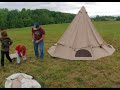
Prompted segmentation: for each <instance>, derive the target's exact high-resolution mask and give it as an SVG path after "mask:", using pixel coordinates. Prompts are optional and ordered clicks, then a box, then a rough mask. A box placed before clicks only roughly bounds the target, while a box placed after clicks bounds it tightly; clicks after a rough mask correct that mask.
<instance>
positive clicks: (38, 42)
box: [32, 23, 45, 61]
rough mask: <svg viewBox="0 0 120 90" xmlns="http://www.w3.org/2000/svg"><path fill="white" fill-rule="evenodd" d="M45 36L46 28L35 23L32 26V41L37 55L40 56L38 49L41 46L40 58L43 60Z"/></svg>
mask: <svg viewBox="0 0 120 90" xmlns="http://www.w3.org/2000/svg"><path fill="white" fill-rule="evenodd" d="M44 37H45V30H44V29H43V28H42V27H41V26H40V25H39V24H38V23H36V24H34V26H33V27H32V42H33V45H34V52H35V56H36V58H37V59H38V58H39V52H38V49H39V48H40V60H41V61H43V59H44Z"/></svg>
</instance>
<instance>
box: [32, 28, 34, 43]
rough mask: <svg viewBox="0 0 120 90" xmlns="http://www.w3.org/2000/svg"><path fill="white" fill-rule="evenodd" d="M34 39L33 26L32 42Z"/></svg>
mask: <svg viewBox="0 0 120 90" xmlns="http://www.w3.org/2000/svg"><path fill="white" fill-rule="evenodd" d="M33 41H34V34H33V28H32V42H33Z"/></svg>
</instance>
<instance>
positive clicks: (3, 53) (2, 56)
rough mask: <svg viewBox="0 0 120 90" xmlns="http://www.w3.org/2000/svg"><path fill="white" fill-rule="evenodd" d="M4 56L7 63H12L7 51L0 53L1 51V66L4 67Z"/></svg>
mask: <svg viewBox="0 0 120 90" xmlns="http://www.w3.org/2000/svg"><path fill="white" fill-rule="evenodd" d="M4 55H6V57H7V59H8V60H9V62H11V63H12V59H11V58H10V56H9V51H2V50H1V66H4Z"/></svg>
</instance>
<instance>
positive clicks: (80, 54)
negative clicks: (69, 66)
mask: <svg viewBox="0 0 120 90" xmlns="http://www.w3.org/2000/svg"><path fill="white" fill-rule="evenodd" d="M75 57H92V55H91V53H90V52H89V51H88V50H85V49H81V50H78V51H76V54H75Z"/></svg>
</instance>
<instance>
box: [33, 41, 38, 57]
mask: <svg viewBox="0 0 120 90" xmlns="http://www.w3.org/2000/svg"><path fill="white" fill-rule="evenodd" d="M34 52H35V56H36V57H37V58H38V44H37V43H35V40H34Z"/></svg>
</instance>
